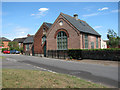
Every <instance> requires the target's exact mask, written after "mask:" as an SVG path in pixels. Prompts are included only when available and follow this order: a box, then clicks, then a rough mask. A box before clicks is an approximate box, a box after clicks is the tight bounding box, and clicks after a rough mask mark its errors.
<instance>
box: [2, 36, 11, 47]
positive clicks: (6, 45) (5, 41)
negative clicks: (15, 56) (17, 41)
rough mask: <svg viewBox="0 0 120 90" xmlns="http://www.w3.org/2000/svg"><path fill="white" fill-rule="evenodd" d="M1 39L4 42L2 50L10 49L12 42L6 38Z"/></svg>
mask: <svg viewBox="0 0 120 90" xmlns="http://www.w3.org/2000/svg"><path fill="white" fill-rule="evenodd" d="M0 39H1V40H2V42H1V45H2V46H3V47H2V48H8V49H9V46H8V44H9V42H11V40H9V39H7V38H5V37H2V38H0Z"/></svg>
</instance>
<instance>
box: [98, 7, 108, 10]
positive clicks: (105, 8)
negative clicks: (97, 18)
mask: <svg viewBox="0 0 120 90" xmlns="http://www.w3.org/2000/svg"><path fill="white" fill-rule="evenodd" d="M107 9H109V8H108V7H104V8H99V9H98V11H103V10H107Z"/></svg>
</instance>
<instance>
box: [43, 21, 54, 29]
mask: <svg viewBox="0 0 120 90" xmlns="http://www.w3.org/2000/svg"><path fill="white" fill-rule="evenodd" d="M44 23H45V24H46V25H47V26H48V27H49V28H50V27H51V26H52V23H47V22H44Z"/></svg>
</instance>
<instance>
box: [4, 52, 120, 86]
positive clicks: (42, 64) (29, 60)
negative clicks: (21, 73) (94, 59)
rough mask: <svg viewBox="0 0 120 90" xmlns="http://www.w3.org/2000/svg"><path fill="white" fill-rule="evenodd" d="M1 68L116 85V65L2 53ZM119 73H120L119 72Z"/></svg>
mask: <svg viewBox="0 0 120 90" xmlns="http://www.w3.org/2000/svg"><path fill="white" fill-rule="evenodd" d="M3 56H5V57H6V58H3V60H2V68H14V69H33V70H43V71H49V72H53V73H64V74H69V75H73V76H77V77H80V78H83V79H86V80H89V81H92V82H95V83H101V84H104V85H108V86H110V87H118V86H119V85H118V81H119V82H120V80H118V67H117V66H116V67H115V66H104V65H100V64H90V63H83V62H76V61H66V60H61V59H52V58H41V57H35V56H25V55H10V54H3ZM119 75H120V74H119Z"/></svg>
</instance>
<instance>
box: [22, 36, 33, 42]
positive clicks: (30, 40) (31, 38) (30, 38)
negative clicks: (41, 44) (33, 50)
mask: <svg viewBox="0 0 120 90" xmlns="http://www.w3.org/2000/svg"><path fill="white" fill-rule="evenodd" d="M33 38H34V35H31V36H29V37H27V38H26V39H25V40H24V42H23V43H24V44H28V43H33V42H34V40H33Z"/></svg>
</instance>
